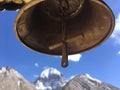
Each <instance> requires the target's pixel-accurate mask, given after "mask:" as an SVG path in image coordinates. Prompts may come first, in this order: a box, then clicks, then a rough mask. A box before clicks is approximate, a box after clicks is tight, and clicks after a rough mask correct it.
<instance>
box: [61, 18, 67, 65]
mask: <svg viewBox="0 0 120 90" xmlns="http://www.w3.org/2000/svg"><path fill="white" fill-rule="evenodd" d="M62 40H63V41H62V43H63V44H62V63H61V65H62V67H67V66H68V52H67V43H66V26H65V22H64V20H62Z"/></svg>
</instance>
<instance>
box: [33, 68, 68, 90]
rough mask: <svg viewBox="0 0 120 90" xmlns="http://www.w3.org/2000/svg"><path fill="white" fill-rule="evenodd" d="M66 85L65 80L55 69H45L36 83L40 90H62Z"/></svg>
mask: <svg viewBox="0 0 120 90" xmlns="http://www.w3.org/2000/svg"><path fill="white" fill-rule="evenodd" d="M65 84H66V80H65V78H64V77H63V75H62V74H61V73H60V72H59V71H58V70H57V69H55V68H45V69H44V70H43V71H42V73H41V74H40V77H39V78H38V79H37V80H36V81H35V85H36V89H38V90H61V88H62V87H63V86H64V85H65Z"/></svg>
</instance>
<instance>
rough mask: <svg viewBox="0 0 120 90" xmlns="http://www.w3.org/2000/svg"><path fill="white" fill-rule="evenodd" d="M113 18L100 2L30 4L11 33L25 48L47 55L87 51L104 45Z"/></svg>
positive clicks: (62, 0)
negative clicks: (14, 33)
mask: <svg viewBox="0 0 120 90" xmlns="http://www.w3.org/2000/svg"><path fill="white" fill-rule="evenodd" d="M114 23H115V22H114V15H113V13H112V11H111V9H110V8H109V7H108V6H107V5H106V3H105V2H103V1H102V0H33V1H31V2H30V3H28V4H26V5H25V6H24V7H23V8H22V9H21V10H20V12H19V14H18V16H17V18H16V21H15V24H14V29H15V32H16V35H17V37H18V38H19V40H20V41H21V42H22V43H23V44H25V45H26V46H27V47H29V48H31V49H33V50H35V51H38V52H41V53H45V54H49V55H62V63H61V64H62V66H63V67H66V66H67V65H68V55H71V54H76V53H81V52H84V51H87V50H90V49H92V48H94V47H96V46H98V45H100V44H101V43H102V42H103V41H105V40H106V39H107V38H108V37H109V36H110V35H111V33H112V31H113V29H114Z"/></svg>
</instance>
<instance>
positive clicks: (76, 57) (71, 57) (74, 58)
mask: <svg viewBox="0 0 120 90" xmlns="http://www.w3.org/2000/svg"><path fill="white" fill-rule="evenodd" d="M81 57H82V55H81V54H74V55H69V56H68V60H69V61H74V62H78V61H80V59H81Z"/></svg>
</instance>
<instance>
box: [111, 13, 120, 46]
mask: <svg viewBox="0 0 120 90" xmlns="http://www.w3.org/2000/svg"><path fill="white" fill-rule="evenodd" d="M111 38H113V39H114V40H115V43H116V44H118V45H120V13H119V15H118V17H117V19H116V24H115V30H114V32H113V33H112V35H111Z"/></svg>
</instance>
